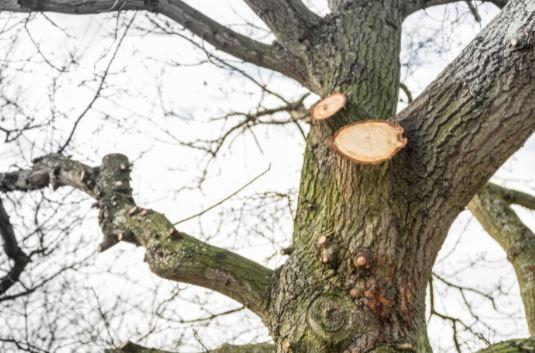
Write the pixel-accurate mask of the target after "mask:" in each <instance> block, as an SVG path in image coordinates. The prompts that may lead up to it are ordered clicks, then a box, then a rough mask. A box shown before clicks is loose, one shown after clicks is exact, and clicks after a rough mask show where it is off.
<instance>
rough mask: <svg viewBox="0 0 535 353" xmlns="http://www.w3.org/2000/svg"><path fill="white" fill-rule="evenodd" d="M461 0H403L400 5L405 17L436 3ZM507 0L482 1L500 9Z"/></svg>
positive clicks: (441, 3)
mask: <svg viewBox="0 0 535 353" xmlns="http://www.w3.org/2000/svg"><path fill="white" fill-rule="evenodd" d="M461 1H462V0H409V1H403V2H402V5H401V6H402V7H403V13H404V16H405V17H407V16H409V15H411V14H413V13H415V12H416V11H419V10H424V9H427V8H428V7H432V6H437V5H446V4H453V3H456V2H461ZM507 1H508V0H483V2H490V3H492V4H494V5H496V6H497V7H499V8H500V9H502V8H503V7H504V6H505V5H506V4H507Z"/></svg>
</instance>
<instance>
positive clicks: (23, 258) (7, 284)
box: [0, 199, 30, 294]
mask: <svg viewBox="0 0 535 353" xmlns="http://www.w3.org/2000/svg"><path fill="white" fill-rule="evenodd" d="M0 237H1V238H2V242H3V248H4V252H5V253H6V255H7V257H8V258H9V259H10V260H12V261H13V263H14V264H13V267H11V269H10V270H9V271H8V272H7V274H6V275H5V276H3V277H1V278H0V294H4V293H5V292H6V291H7V290H8V289H9V288H11V286H13V285H14V284H15V283H17V281H18V280H19V277H20V275H21V274H22V272H23V271H24V268H26V265H27V264H28V263H29V262H30V258H29V257H28V255H26V253H25V252H24V251H22V249H21V248H20V247H19V245H18V243H17V238H16V237H15V232H14V231H13V226H12V225H11V222H10V221H9V217H8V215H7V213H6V210H5V209H4V205H3V204H2V200H1V199H0Z"/></svg>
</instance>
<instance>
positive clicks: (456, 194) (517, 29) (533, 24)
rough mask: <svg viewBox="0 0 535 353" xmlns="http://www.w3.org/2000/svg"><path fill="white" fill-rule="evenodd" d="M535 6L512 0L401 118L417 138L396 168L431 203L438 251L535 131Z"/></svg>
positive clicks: (428, 217)
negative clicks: (456, 221)
mask: <svg viewBox="0 0 535 353" xmlns="http://www.w3.org/2000/svg"><path fill="white" fill-rule="evenodd" d="M534 29H535V6H534V4H533V2H532V1H529V0H511V1H510V2H509V4H508V5H507V6H506V7H505V8H504V10H503V11H502V12H501V13H500V14H499V15H498V16H497V17H496V18H495V19H494V20H493V22H491V23H490V24H489V26H488V27H487V28H486V29H485V30H483V31H482V32H481V34H479V35H478V36H477V37H476V38H475V39H474V41H473V42H472V43H471V44H470V45H468V47H467V48H466V49H465V50H464V51H463V52H462V53H461V54H460V56H459V57H458V58H457V59H456V60H455V61H454V62H453V63H452V64H450V65H449V66H448V67H447V68H446V69H445V70H444V71H443V72H442V73H441V74H440V75H439V77H438V78H437V79H436V80H435V81H434V82H433V83H432V84H431V85H430V86H429V87H428V88H427V89H426V90H425V91H424V92H423V93H422V94H421V95H420V96H419V97H418V98H417V99H415V100H414V101H413V102H412V103H411V104H410V105H409V106H408V107H407V108H406V109H405V110H403V111H402V112H401V113H399V114H398V115H397V116H396V117H395V118H394V119H393V120H394V121H395V122H397V123H399V124H400V125H401V126H403V128H404V129H405V134H406V137H407V138H408V140H409V143H408V145H407V147H406V148H405V149H404V151H403V152H402V153H401V154H400V156H399V158H398V159H397V160H395V161H393V163H394V164H397V163H399V166H398V167H397V168H396V170H399V171H398V173H400V174H403V177H402V179H403V180H406V181H409V182H408V183H409V184H408V185H407V188H406V189H407V190H408V192H409V193H410V194H407V197H410V198H413V199H414V200H415V201H414V202H425V210H424V211H422V212H423V213H425V215H424V214H422V217H423V218H422V219H424V222H426V224H427V226H426V227H428V228H427V229H428V232H426V233H425V235H423V236H424V237H430V238H432V239H422V241H423V242H424V243H425V244H427V248H428V249H431V251H430V253H429V254H428V255H429V256H431V257H434V256H436V253H437V252H438V249H439V248H440V246H441V244H442V241H443V239H444V237H445V234H446V232H445V231H443V230H444V229H448V228H449V226H450V225H451V222H453V220H454V219H455V217H456V216H457V215H458V213H459V212H460V211H461V210H462V209H464V207H465V205H466V204H467V203H468V202H469V201H470V200H471V199H472V197H473V196H474V195H475V194H476V193H477V192H478V191H479V190H480V189H481V188H482V187H483V185H484V184H485V182H486V181H487V180H488V179H489V178H490V177H491V176H492V175H493V174H494V173H495V171H496V170H497V169H498V168H499V167H500V166H501V165H502V164H503V163H504V162H505V161H506V160H507V159H508V158H509V157H510V156H511V155H512V154H513V153H514V152H515V151H516V150H518V149H519V148H520V147H521V146H522V145H523V143H524V142H525V141H526V140H527V138H528V137H530V136H531V134H532V133H533V131H534V130H535V119H534V118H533V117H534V115H535V101H534V100H533V99H532V97H533V96H534V95H535V75H534V72H535V50H533V43H534V40H535V31H534Z"/></svg>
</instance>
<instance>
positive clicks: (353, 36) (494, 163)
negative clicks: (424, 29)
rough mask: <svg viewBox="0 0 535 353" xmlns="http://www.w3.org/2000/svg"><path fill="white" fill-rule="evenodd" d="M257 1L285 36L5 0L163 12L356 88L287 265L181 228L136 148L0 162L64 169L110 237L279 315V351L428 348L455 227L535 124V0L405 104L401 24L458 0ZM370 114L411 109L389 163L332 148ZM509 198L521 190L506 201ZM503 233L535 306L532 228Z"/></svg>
mask: <svg viewBox="0 0 535 353" xmlns="http://www.w3.org/2000/svg"><path fill="white" fill-rule="evenodd" d="M246 2H247V4H249V6H250V7H251V8H252V9H253V11H255V12H256V13H257V14H258V16H259V17H260V18H261V19H262V20H263V21H264V22H265V23H266V24H267V25H268V27H269V28H270V29H271V30H272V31H273V34H274V35H275V36H276V38H277V43H276V44H274V45H273V46H266V45H265V44H262V43H258V42H256V41H252V40H251V39H249V38H246V37H244V36H241V35H239V34H236V33H234V32H232V31H230V30H228V29H226V28H224V27H223V26H221V25H220V24H217V23H215V22H213V21H212V20H210V19H208V18H207V17H205V16H204V15H202V14H199V13H197V12H196V11H195V10H193V9H192V8H190V7H188V6H187V5H185V4H184V3H182V2H181V1H178V0H163V1H160V2H158V3H156V2H150V1H146V2H142V1H140V0H135V1H128V2H121V1H119V2H115V1H113V0H110V1H108V0H97V1H83V0H76V1H74V2H73V1H70V2H67V1H64V0H19V1H18V2H17V1H15V0H4V1H3V2H2V3H0V4H1V5H0V9H4V10H9V11H19V12H20V11H30V10H39V11H44V10H47V11H58V12H66V13H93V12H102V11H116V10H118V9H119V8H121V7H122V8H123V9H130V10H141V9H144V10H153V11H158V12H160V13H162V14H165V15H167V16H169V17H170V18H172V19H174V20H175V21H177V22H178V23H181V24H183V25H184V26H186V27H187V28H189V29H190V30H191V31H192V32H193V33H196V34H198V35H200V36H201V37H203V38H205V39H206V40H207V41H209V42H210V43H212V44H213V45H214V46H216V47H218V48H220V49H222V50H225V51H227V52H229V53H230V54H233V55H235V56H237V57H239V58H241V59H243V60H247V61H250V62H252V63H255V64H258V65H261V66H264V67H268V68H271V69H274V70H277V71H280V72H282V73H285V74H287V75H289V76H290V77H292V78H294V79H296V80H298V81H299V82H301V83H302V84H303V85H305V86H306V87H308V88H310V89H311V90H313V91H314V92H316V93H318V94H320V95H322V96H326V95H329V94H331V93H332V92H335V91H336V92H341V93H343V94H345V95H346V96H347V98H348V101H347V104H346V107H345V109H343V110H342V111H340V112H339V113H337V114H336V115H335V116H333V117H332V118H329V119H328V120H325V121H319V122H317V123H316V124H314V125H313V126H312V127H311V130H310V133H309V135H308V138H307V145H306V149H305V153H304V161H303V169H302V175H301V184H300V190H299V200H298V208H297V212H296V218H295V223H294V234H293V244H292V247H291V248H292V251H291V254H290V256H289V258H288V260H287V262H286V263H285V264H284V265H283V266H282V267H281V268H279V269H277V270H276V271H275V273H273V272H272V271H270V270H268V269H265V268H264V267H262V266H260V265H258V264H255V263H254V262H252V261H249V260H247V259H244V258H242V257H240V256H238V255H236V254H232V253H230V252H228V251H225V250H222V249H218V248H215V247H212V246H209V245H207V244H204V243H202V242H200V241H198V240H196V239H195V238H193V237H191V236H189V235H186V234H183V233H180V232H178V231H175V230H174V229H173V227H172V225H171V224H170V223H169V221H168V220H167V219H166V218H165V217H164V216H163V215H162V214H159V213H157V212H154V211H149V210H142V209H139V208H137V206H136V205H135V203H134V200H133V199H132V190H131V189H130V186H129V168H128V161H127V159H126V157H124V156H122V155H110V156H106V157H105V158H104V160H103V162H102V165H101V166H100V167H98V168H91V167H88V166H85V165H83V164H81V163H78V162H74V161H72V160H70V159H68V158H65V157H62V156H58V155H51V156H47V157H44V158H42V159H39V160H37V161H36V163H35V165H34V166H33V168H32V169H31V170H27V171H19V172H15V173H9V174H0V191H4V192H9V191H13V190H22V191H30V190H35V189H38V188H42V187H44V186H46V185H48V184H49V183H51V184H52V185H54V186H57V187H59V186H63V185H69V186H72V187H75V188H77V189H80V190H82V191H84V192H86V193H88V194H89V195H90V196H92V197H95V198H96V199H97V200H98V204H97V206H98V207H99V209H100V218H99V221H100V224H101V227H102V230H103V233H104V235H105V238H104V242H103V243H102V244H101V248H102V249H106V248H108V247H109V246H112V245H113V244H115V243H116V242H117V241H119V240H124V241H130V242H133V243H136V244H140V245H143V246H144V247H145V248H146V249H147V261H148V262H149V264H150V266H151V269H152V270H153V271H154V272H155V273H156V274H157V275H159V276H161V277H164V278H168V279H172V280H176V281H183V282H188V283H193V284H197V285H201V286H204V287H207V288H211V289H214V290H217V291H219V292H221V293H224V294H226V295H228V296H229V297H231V298H234V299H235V300H237V301H240V302H242V303H243V304H244V305H246V306H247V307H248V308H250V309H251V310H253V311H254V312H255V313H257V314H258V315H259V316H260V317H261V318H262V319H263V320H264V322H265V324H266V325H267V327H268V328H269V330H270V333H271V335H272V337H273V340H274V347H275V348H274V349H275V351H276V352H277V353H287V352H288V353H289V352H292V353H300V352H303V353H304V352H306V353H309V352H310V353H340V352H342V351H346V352H351V353H363V352H367V351H369V352H373V353H376V352H377V353H382V352H385V353H386V352H397V351H404V350H405V351H406V350H410V351H416V352H418V353H424V352H429V351H430V345H429V342H428V338H427V334H426V322H425V318H424V314H425V290H426V286H427V283H428V281H429V278H430V275H431V269H432V266H433V263H434V261H435V258H436V255H437V253H438V250H439V249H440V247H441V245H442V243H443V241H444V239H445V237H446V234H447V231H448V228H449V227H450V225H451V223H452V222H453V220H454V219H455V217H456V216H457V215H458V213H459V212H460V211H461V210H462V209H463V208H464V207H465V205H466V204H467V203H468V202H469V201H470V200H471V199H472V198H473V197H474V195H475V194H476V193H477V192H478V191H479V189H480V188H481V187H483V185H484V184H485V183H486V181H487V180H488V179H489V178H490V177H491V175H492V174H493V173H494V172H495V171H496V169H497V168H498V167H499V166H500V165H501V164H502V163H503V162H504V161H505V160H506V159H507V158H508V157H509V156H510V155H511V154H512V153H513V152H514V151H516V150H517V149H518V148H519V147H520V146H521V145H522V143H523V142H524V141H525V140H526V139H527V138H528V137H529V136H530V135H531V134H532V132H533V131H534V130H535V119H534V118H533V117H534V113H535V101H534V100H533V96H535V78H534V77H533V76H534V73H535V50H534V49H533V43H534V36H535V33H534V29H535V2H533V1H532V0H511V1H510V2H509V3H508V5H507V6H505V7H504V9H503V11H502V13H501V14H500V15H499V16H498V17H497V18H496V19H495V20H494V21H493V22H492V23H491V24H490V25H489V26H488V28H486V29H485V30H484V31H482V32H481V33H480V34H479V35H478V36H477V37H476V39H475V40H474V41H473V42H472V43H471V44H470V45H469V46H468V47H467V48H466V49H465V50H464V51H463V52H462V54H461V55H460V56H459V58H458V59H457V60H455V61H454V62H453V63H452V64H451V65H450V66H449V67H448V68H447V69H446V70H445V71H444V72H443V73H442V74H441V75H440V76H439V78H438V79H437V80H436V81H435V82H434V83H433V84H431V85H430V86H429V88H428V89H427V90H426V91H425V92H424V93H423V94H422V95H421V96H420V97H419V98H418V99H416V100H415V101H414V102H413V103H412V104H410V105H409V107H408V108H407V109H405V110H404V111H403V112H402V113H400V114H399V115H397V116H395V117H394V114H395V112H396V103H397V95H398V90H399V70H400V67H399V66H400V65H399V51H400V38H401V24H402V22H403V20H404V18H405V17H406V16H407V15H408V14H410V13H411V12H412V11H416V10H417V9H420V8H423V7H426V6H431V5H435V4H438V3H445V2H446V1H416V0H415V1H401V0H399V1H398V0H374V1H368V0H330V1H329V6H330V8H331V10H332V12H331V13H330V14H328V15H327V16H326V17H324V18H321V19H320V18H318V17H317V16H316V15H314V14H312V13H311V12H309V11H308V9H306V8H305V7H304V5H303V4H302V3H301V1H299V0H291V1H281V0H269V1H267V0H266V1H260V0H247V1H246ZM496 3H498V1H496ZM500 3H501V1H500ZM369 118H374V119H388V120H389V121H392V122H396V123H399V124H400V125H401V126H402V127H403V128H404V130H405V134H406V137H407V138H408V140H409V144H408V145H407V146H406V147H405V148H404V149H403V150H402V151H401V152H400V153H399V154H398V155H396V156H395V157H394V158H393V159H392V160H390V161H388V162H385V163H382V164H378V165H355V164H354V163H352V162H351V161H348V160H346V159H345V158H343V157H341V156H339V155H337V154H336V153H335V152H334V151H333V150H332V149H331V148H330V141H331V139H332V137H333V135H334V133H335V132H336V131H337V130H338V129H340V128H341V127H343V126H346V125H348V124H351V123H355V122H357V121H361V120H363V119H369ZM481 195H483V194H481ZM481 195H480V196H481ZM516 196H518V195H516ZM507 197H510V198H513V197H514V195H511V196H505V194H504V195H502V196H501V199H502V200H505V199H506V198H507ZM474 200H475V201H473V203H474V202H480V203H481V204H483V201H481V199H478V198H475V199H474ZM478 200H480V201H478ZM502 212H503V211H502ZM493 227H494V228H499V225H498V226H493ZM502 228H503V227H502ZM500 232H502V233H503V234H506V235H505V237H506V238H507V237H509V238H507V239H508V240H507V241H505V240H503V244H502V245H503V246H504V248H506V250H508V251H509V250H510V251H512V253H511V255H510V257H511V260H512V262H513V264H514V266H515V269H516V268H517V267H518V270H517V274H518V276H519V280H520V281H521V282H522V281H524V282H525V284H521V285H522V286H523V287H522V288H523V289H522V293H523V296H524V298H525V299H526V298H527V303H528V304H529V305H526V308H527V309H526V310H527V314H528V316H529V317H532V315H533V311H528V310H532V309H528V307H532V306H531V304H530V303H531V301H530V298H531V299H532V298H533V297H534V296H533V295H532V294H531V293H532V290H533V286H532V284H533V277H532V276H533V273H532V272H529V271H530V270H529V269H530V268H531V267H529V266H528V267H527V269H528V271H527V272H526V268H525V266H524V265H525V264H526V263H529V264H532V263H533V251H532V250H531V252H530V255H529V258H523V255H521V251H519V250H518V251H517V250H514V249H517V244H518V243H519V240H518V239H520V238H518V239H517V238H514V237H516V236H518V234H520V233H518V234H517V233H511V234H510V235H508V234H509V233H507V232H505V231H504V230H503V229H502V230H500ZM500 234H501V233H500ZM514 234H516V235H514ZM525 234H526V233H525V232H524V233H522V237H524V238H526V237H525ZM500 236H501V235H500ZM524 238H522V239H524ZM511 239H514V240H511ZM526 239H527V238H526ZM511 241H512V242H513V243H514V244H513V243H511V244H510V243H508V242H511ZM522 241H523V240H522ZM520 258H522V260H520ZM515 261H517V262H518V264H516V263H515ZM523 266H524V267H523ZM530 266H531V265H530ZM530 276H531V277H530ZM530 281H531V282H530ZM530 283H531V284H530ZM530 327H532V324H530ZM528 343H529V344H532V341H529V340H528V341H521V342H520V341H515V342H512V343H511V342H509V343H504V344H501V345H498V346H496V347H494V348H493V349H491V350H489V352H491V351H492V352H498V351H499V352H502V351H503V352H516V351H518V352H520V351H522V349H524V348H522V347H524V344H528ZM132 347H133V348H132V349H134V348H135V347H136V346H135V345H132ZM135 349H139V350H138V351H135V352H162V351H158V350H156V351H150V350H147V349H145V348H142V347H141V348H139V347H138V348H135ZM268 349H271V347H270V348H268ZM234 351H236V350H234ZM115 352H124V353H126V352H127V351H125V350H124V349H123V350H121V349H119V350H115ZM229 352H233V351H232V350H230V351H229Z"/></svg>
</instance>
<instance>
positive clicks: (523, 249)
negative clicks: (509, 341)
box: [468, 184, 535, 335]
mask: <svg viewBox="0 0 535 353" xmlns="http://www.w3.org/2000/svg"><path fill="white" fill-rule="evenodd" d="M504 191H505V192H508V193H506V194H504V193H503V192H504ZM511 191H513V192H514V190H508V189H504V188H502V187H500V186H498V185H494V184H487V185H486V186H485V187H484V188H483V189H482V190H481V191H480V192H479V193H478V194H477V195H476V196H475V197H474V198H473V199H472V201H470V203H469V204H468V209H469V210H470V211H471V212H472V213H473V214H474V216H475V217H476V218H477V220H478V221H479V223H481V225H482V226H483V228H485V230H486V231H487V232H488V233H489V235H490V236H491V237H492V238H494V240H496V241H497V242H498V243H499V244H500V245H501V247H502V248H503V249H504V250H505V252H506V253H507V258H508V259H509V261H510V262H511V264H512V265H513V267H514V269H515V272H516V276H517V279H518V283H519V284H520V292H521V294H522V300H523V302H524V309H525V312H526V319H527V321H528V327H529V329H530V333H531V334H532V335H534V334H535V234H533V232H532V231H531V230H530V229H529V228H528V227H527V226H526V225H525V224H524V223H523V222H522V221H521V220H520V218H519V217H518V216H517V214H516V212H515V211H514V210H513V209H512V208H511V207H510V206H509V201H507V200H506V199H505V197H504V195H510V194H511ZM520 194H523V193H520ZM523 195H525V194H523ZM527 196H530V195H527Z"/></svg>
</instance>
